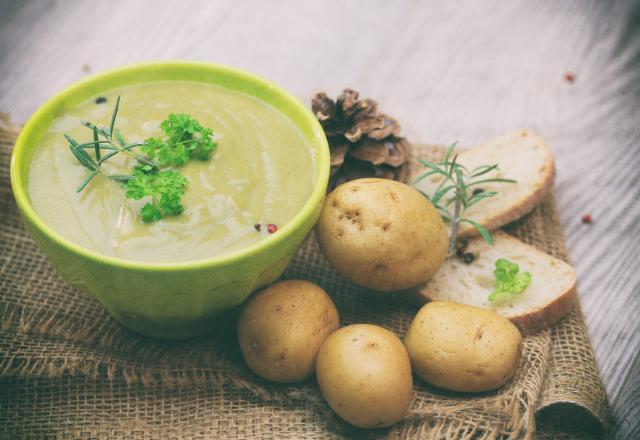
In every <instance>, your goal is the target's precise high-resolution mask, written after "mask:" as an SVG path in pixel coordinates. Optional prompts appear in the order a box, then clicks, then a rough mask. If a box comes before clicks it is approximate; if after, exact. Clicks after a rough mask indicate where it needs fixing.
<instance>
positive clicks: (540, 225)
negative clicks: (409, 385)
mask: <svg viewBox="0 0 640 440" xmlns="http://www.w3.org/2000/svg"><path fill="white" fill-rule="evenodd" d="M16 133H17V129H16V128H15V127H14V126H12V125H11V124H9V121H8V120H7V119H6V118H4V119H3V120H2V121H0V144H1V145H0V437H1V438H22V437H34V438H41V437H43V436H49V435H50V436H51V437H55V438H114V439H116V438H117V439H134V438H135V439H155V438H162V439H167V438H185V439H190V438H243V439H267V438H282V439H301V438H309V439H316V438H319V439H334V438H344V437H348V438H363V437H365V438H434V439H436V438H455V439H490V438H501V437H505V438H534V437H546V438H561V437H571V436H578V435H580V436H588V435H589V434H590V435H592V436H597V435H599V433H600V432H601V425H604V424H606V418H607V411H608V409H607V404H606V396H605V393H604V390H603V387H602V384H601V382H600V379H599V376H598V372H597V369H596V366H595V362H594V358H593V354H592V351H591V346H590V342H589V339H588V336H587V333H586V330H585V327H584V323H583V319H582V315H581V313H580V311H579V308H576V310H574V311H573V312H572V313H571V314H570V315H569V316H568V317H566V318H565V319H564V320H563V321H561V322H560V323H559V324H558V325H556V326H555V327H554V328H552V329H551V330H549V331H544V332H541V333H538V334H536V335H533V336H528V337H527V338H525V340H524V351H523V361H522V363H521V367H520V368H519V370H518V372H517V374H516V376H515V377H514V379H513V380H512V381H511V382H510V383H509V384H508V385H507V386H506V387H504V388H503V389H501V390H499V391H497V392H494V393H486V394H481V395H473V396H467V395H460V394H450V393H445V392H442V391H439V390H436V389H434V388H432V387H430V386H428V385H427V384H425V383H424V382H422V381H421V380H419V379H416V380H415V386H414V390H415V400H414V403H413V405H412V408H411V413H410V414H409V416H408V417H407V419H406V421H405V422H403V423H400V424H398V425H396V426H394V427H393V428H391V429H384V430H374V431H363V430H358V429H355V428H352V427H350V426H348V425H347V424H346V423H344V422H342V421H341V420H340V419H338V418H337V417H336V416H335V415H333V414H332V413H331V411H330V410H329V408H328V406H327V405H326V403H325V402H324V401H323V399H322V397H321V395H320V393H319V390H318V388H317V385H316V384H315V382H314V381H309V382H307V383H304V384H300V385H288V386H280V385H274V384H270V383H267V382H265V381H263V380H261V379H259V378H258V377H256V376H255V375H253V374H252V373H251V372H250V371H249V370H248V369H247V367H246V366H245V365H244V363H243V361H242V358H241V356H240V352H239V349H238V347H237V343H236V339H235V327H234V320H233V318H230V321H229V323H228V325H227V326H226V330H225V331H223V332H221V333H219V334H217V335H214V336H210V337H206V338H200V339H196V340H191V341H182V342H162V341H157V340H150V339H146V338H143V337H140V336H138V335H136V334H134V333H132V332H129V331H128V330H126V329H124V328H122V327H121V326H120V325H118V324H117V323H116V322H115V321H113V320H112V319H111V318H110V317H109V315H108V314H107V313H106V311H105V310H104V309H103V307H102V306H101V305H100V304H99V303H98V302H97V301H96V300H95V299H93V298H91V297H90V296H88V295H86V294H85V293H83V292H79V291H76V290H74V289H73V288H71V287H70V286H69V285H67V284H66V283H65V282H64V281H63V280H62V279H60V278H59V277H58V275H57V274H56V272H55V271H54V270H53V269H52V267H51V266H50V264H49V263H48V261H47V260H46V258H45V257H44V256H43V255H42V254H41V253H40V251H39V250H38V249H37V247H36V246H35V245H34V244H33V242H32V241H31V240H30V239H29V237H28V236H27V234H26V232H25V231H24V229H23V227H22V225H21V221H20V218H19V214H18V212H17V208H16V205H15V201H14V200H13V195H12V193H11V188H10V184H9V172H8V166H9V158H10V149H11V143H12V142H13V140H14V138H15V135H16ZM440 153H441V149H439V148H437V147H422V148H420V149H419V150H418V152H417V154H418V155H420V156H423V157H435V156H437V155H438V154H440ZM507 231H508V232H510V233H512V234H514V235H515V236H517V237H519V238H521V239H522V240H524V241H525V242H527V243H530V244H532V245H534V246H536V247H538V248H540V249H542V250H544V251H546V252H548V253H550V254H552V255H555V256H557V257H559V258H562V259H565V260H566V259H567V254H566V250H565V247H564V241H563V237H562V232H561V230H560V227H559V222H558V218H557V215H556V211H555V203H554V200H553V196H550V197H548V199H547V200H546V201H545V202H544V203H543V204H542V205H541V206H540V207H538V208H537V209H536V210H534V211H533V212H532V213H531V214H530V215H528V216H526V217H525V218H524V219H522V220H521V221H519V222H517V223H516V224H513V225H510V226H509V227H508V228H507ZM284 277H285V278H304V279H308V280H311V281H314V282H316V283H318V284H320V285H321V286H323V287H324V288H325V289H326V290H327V291H328V292H329V293H330V295H331V296H332V297H333V299H334V301H335V302H336V305H337V307H338V309H339V311H340V316H341V321H342V324H343V325H346V324H350V323H355V322H367V323H376V324H379V325H382V326H384V327H386V328H388V329H390V330H392V331H394V332H395V333H396V334H397V335H399V336H402V335H403V334H404V331H405V330H406V328H407V326H408V324H409V323H410V321H411V319H412V317H413V315H414V314H415V312H416V309H417V307H416V306H414V305H411V304H409V303H407V302H406V301H404V300H403V298H402V297H400V296H397V297H394V298H392V299H389V298H383V297H382V296H380V295H375V294H372V293H371V292H367V291H366V290H365V289H362V288H359V287H357V286H354V285H353V284H351V283H349V282H348V281H347V280H346V279H344V278H343V277H341V276H340V275H339V274H337V273H336V272H335V271H333V270H332V269H331V268H330V266H329V265H328V264H327V262H326V261H325V259H324V257H323V256H322V254H321V253H320V251H319V249H318V247H317V244H316V243H315V241H314V240H313V238H311V239H309V240H308V241H307V242H306V243H305V244H304V245H303V246H302V248H301V249H300V251H299V252H298V254H297V256H296V258H295V259H294V261H293V263H292V264H291V266H290V267H289V269H288V270H287V272H286V274H285V275H284ZM132 294H135V293H132ZM541 411H543V412H544V414H543V415H542V416H541V417H538V419H536V415H537V414H539V413H540V412H541ZM558 414H567V415H566V416H562V417H558V416H557V415H558ZM558 419H559V420H558ZM575 426H578V427H580V428H581V429H580V430H578V431H575V430H573V429H569V428H572V427H575ZM536 428H537V429H536Z"/></svg>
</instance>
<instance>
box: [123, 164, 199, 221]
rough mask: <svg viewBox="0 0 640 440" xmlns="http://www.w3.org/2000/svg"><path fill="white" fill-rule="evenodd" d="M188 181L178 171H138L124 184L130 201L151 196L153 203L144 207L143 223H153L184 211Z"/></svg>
mask: <svg viewBox="0 0 640 440" xmlns="http://www.w3.org/2000/svg"><path fill="white" fill-rule="evenodd" d="M187 183H188V182H187V179H186V177H184V176H183V175H182V174H180V173H178V172H176V171H171V170H168V171H155V170H154V171H151V172H147V171H144V170H143V169H140V168H139V169H137V170H136V171H135V172H134V173H133V177H132V178H131V179H129V180H127V181H126V182H124V183H123V184H122V186H123V187H124V189H125V190H126V191H127V192H126V193H125V195H126V196H127V198H129V199H133V200H140V199H141V198H143V197H145V196H151V202H150V203H147V204H146V205H144V206H143V207H142V210H141V211H140V214H141V216H142V221H143V222H145V223H151V222H155V221H158V220H160V219H161V218H162V217H164V216H165V215H180V214H182V211H184V206H182V203H181V199H182V196H183V195H184V193H185V190H186V188H187Z"/></svg>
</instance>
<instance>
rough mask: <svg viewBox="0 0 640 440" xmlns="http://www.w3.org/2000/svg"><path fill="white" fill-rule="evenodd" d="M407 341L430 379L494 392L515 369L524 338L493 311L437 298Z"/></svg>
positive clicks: (421, 370) (439, 384)
mask: <svg viewBox="0 0 640 440" xmlns="http://www.w3.org/2000/svg"><path fill="white" fill-rule="evenodd" d="M404 344H405V346H406V347H407V351H408V352H409V357H410V358H411V366H412V367H413V370H414V371H415V372H416V374H417V375H418V376H420V377H421V378H423V379H424V380H426V381H427V382H429V383H431V384H433V385H435V386H437V387H440V388H444V389H447V390H452V391H467V392H477V391H489V390H493V389H496V388H499V387H501V386H502V385H504V384H505V383H506V382H507V381H508V380H509V379H510V378H511V377H512V376H513V374H514V373H515V370H516V366H517V364H518V359H519V357H520V348H521V337H520V332H519V331H518V329H517V328H516V326H515V325H513V324H512V323H511V321H509V320H508V319H506V318H504V317H502V316H500V315H498V314H497V313H495V312H492V311H491V310H487V309H482V308H479V307H474V306H469V305H465V304H458V303H454V302H449V301H433V302H430V303H428V304H426V305H425V306H423V307H422V308H421V309H420V311H419V312H418V314H417V315H416V317H415V318H414V320H413V322H412V323H411V326H410V327H409V330H408V331H407V334H406V336H405V338H404Z"/></svg>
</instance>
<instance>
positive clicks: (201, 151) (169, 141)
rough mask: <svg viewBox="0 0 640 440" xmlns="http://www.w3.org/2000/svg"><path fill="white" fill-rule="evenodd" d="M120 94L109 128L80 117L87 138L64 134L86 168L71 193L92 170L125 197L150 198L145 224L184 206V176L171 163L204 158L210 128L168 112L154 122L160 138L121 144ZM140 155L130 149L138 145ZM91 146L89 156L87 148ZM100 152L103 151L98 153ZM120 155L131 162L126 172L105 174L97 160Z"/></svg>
mask: <svg viewBox="0 0 640 440" xmlns="http://www.w3.org/2000/svg"><path fill="white" fill-rule="evenodd" d="M119 108H120V96H118V97H117V99H116V103H115V106H114V108H113V112H112V114H111V119H110V123H109V127H98V126H97V125H95V124H93V123H91V122H87V121H83V122H82V125H84V126H85V127H87V128H89V129H90V130H91V131H92V133H93V141H89V142H84V143H79V142H78V141H76V140H75V139H74V138H72V137H71V136H69V135H67V134H65V135H64V137H65V139H66V140H67V142H69V149H70V150H71V152H72V153H73V155H74V156H75V157H76V159H78V162H80V163H81V164H82V165H83V166H84V167H85V168H87V169H88V170H89V171H90V173H89V174H88V175H87V177H85V179H83V181H82V182H81V183H80V185H79V186H78V188H77V190H76V192H80V191H82V190H83V189H85V188H86V187H87V185H88V184H89V183H90V182H91V180H93V178H94V177H95V176H97V175H98V174H101V175H103V176H104V177H106V178H108V179H111V180H113V181H115V182H118V183H120V184H121V185H122V187H123V188H124V190H125V191H126V192H125V196H126V197H127V198H129V199H133V200H140V199H142V198H144V197H150V199H151V201H150V202H149V203H146V204H145V205H144V206H143V207H142V210H141V212H140V214H141V218H142V221H143V222H145V223H151V222H155V221H158V220H160V219H161V218H162V217H164V216H167V215H180V214H181V213H182V212H183V211H184V206H183V205H182V196H184V194H185V191H186V188H187V184H188V181H187V179H186V178H185V177H184V176H183V175H182V174H180V173H179V172H178V171H176V170H173V169H171V168H172V167H180V166H182V165H184V164H185V163H187V162H188V161H189V160H190V159H197V160H208V159H209V158H210V157H211V154H212V153H213V152H214V151H215V149H216V148H217V146H218V144H217V143H216V142H215V141H216V140H217V139H215V138H214V137H213V131H212V130H211V129H210V128H206V127H203V126H202V124H200V123H199V122H198V121H197V120H196V119H195V118H193V117H192V116H191V115H188V114H183V113H180V114H173V113H172V114H170V115H169V116H168V117H167V119H166V120H164V121H163V122H162V123H161V124H160V128H161V129H162V131H163V132H164V134H165V136H164V137H163V138H148V139H146V140H145V141H144V142H133V143H127V142H126V140H125V138H124V136H123V135H122V133H120V131H119V130H118V129H116V127H115V123H116V117H117V115H118V109H119ZM138 147H139V149H140V150H141V151H142V153H144V154H140V153H139V152H137V151H134V149H135V148H138ZM91 150H93V152H94V155H93V156H92V155H91V154H90V153H89V151H91ZM103 150H104V152H106V153H104V152H103ZM120 153H122V154H126V155H128V156H130V157H133V158H134V159H135V160H136V161H137V165H136V166H135V167H134V170H133V172H132V174H106V173H105V172H104V171H103V170H102V164H103V163H104V162H105V161H107V160H108V159H110V158H112V157H114V156H115V155H117V154H120Z"/></svg>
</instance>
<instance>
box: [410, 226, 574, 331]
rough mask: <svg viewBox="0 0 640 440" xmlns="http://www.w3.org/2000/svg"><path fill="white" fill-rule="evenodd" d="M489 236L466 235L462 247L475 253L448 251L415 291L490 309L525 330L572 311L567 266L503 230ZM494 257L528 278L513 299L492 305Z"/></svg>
mask: <svg viewBox="0 0 640 440" xmlns="http://www.w3.org/2000/svg"><path fill="white" fill-rule="evenodd" d="M492 236H493V240H494V245H493V246H490V245H488V244H487V243H486V242H485V241H484V240H483V239H482V238H480V237H477V238H474V239H471V240H469V244H468V246H467V248H466V252H471V253H473V254H474V256H475V259H474V260H473V262H471V263H470V264H466V263H464V262H463V261H462V259H460V258H458V257H456V256H453V257H449V258H448V259H447V261H445V263H444V264H443V265H442V267H440V269H439V270H438V272H436V274H435V275H434V276H433V277H432V278H431V279H430V280H429V281H427V282H426V283H424V284H422V285H420V286H418V287H417V288H415V289H414V291H413V293H415V294H416V297H417V298H418V299H420V300H421V301H427V300H447V301H454V302H458V303H463V304H469V305H473V306H478V307H484V308H487V309H492V310H494V311H496V312H497V313H499V314H500V315H502V316H505V317H506V318H509V319H510V320H511V321H512V322H513V323H514V324H516V326H518V328H520V330H521V331H522V332H523V333H525V334H528V333H535V332H536V331H538V330H541V329H543V328H546V327H549V326H550V325H552V324H554V323H555V322H556V321H558V320H559V319H560V318H562V317H563V316H564V315H566V314H567V313H569V312H570V311H571V309H572V308H573V305H574V302H575V300H576V274H575V271H574V269H573V268H572V267H571V266H569V265H568V264H567V263H565V262H563V261H561V260H558V259H557V258H554V257H552V256H550V255H547V254H545V253H544V252H541V251H539V250H538V249H536V248H534V247H532V246H529V245H528V244H525V243H523V242H522V241H520V240H518V239H517V238H515V237H513V236H511V235H509V234H507V233H506V232H502V231H495V232H493V234H492ZM499 258H506V259H507V260H509V261H512V262H514V263H517V264H518V266H519V267H520V271H521V272H530V273H531V276H532V279H531V284H529V287H527V289H526V290H525V291H524V292H522V293H520V294H517V295H515V297H514V299H513V301H512V302H510V303H503V304H500V305H493V304H491V303H490V302H489V300H488V297H489V295H490V294H491V292H492V291H493V289H494V287H495V276H494V274H493V271H494V270H495V262H496V260H498V259H499Z"/></svg>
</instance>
